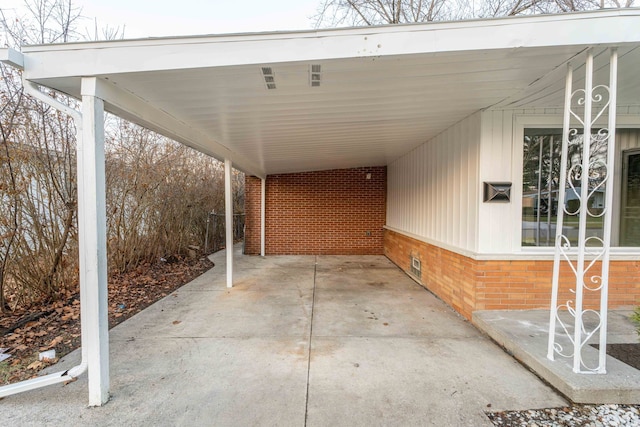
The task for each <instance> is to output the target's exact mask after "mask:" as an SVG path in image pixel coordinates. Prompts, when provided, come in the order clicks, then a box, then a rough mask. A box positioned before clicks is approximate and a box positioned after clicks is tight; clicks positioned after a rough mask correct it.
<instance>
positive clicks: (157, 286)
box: [0, 257, 213, 385]
mask: <svg viewBox="0 0 640 427" xmlns="http://www.w3.org/2000/svg"><path fill="white" fill-rule="evenodd" d="M211 267H213V263H212V262H211V261H209V260H208V259H207V258H206V257H203V258H200V259H194V258H178V257H171V258H170V260H169V261H168V262H158V263H156V264H152V265H149V264H146V265H142V266H140V267H138V268H136V269H135V270H133V271H130V272H127V273H122V274H115V275H112V276H111V277H110V278H109V328H112V327H114V326H115V325H117V324H119V323H121V322H123V321H124V320H126V319H128V318H130V317H131V316H133V315H134V314H136V313H138V312H140V311H141V310H143V309H145V308H146V307H148V306H149V305H151V304H153V303H154V302H156V301H158V300H160V299H162V298H163V297H165V296H167V295H168V294H170V293H171V292H173V291H174V290H176V289H178V288H180V287H181V286H183V285H185V284H186V283H188V282H190V281H191V280H193V279H194V278H196V277H198V276H199V275H201V274H202V273H204V272H205V271H207V270H208V269H210V268H211ZM79 346H80V300H79V295H78V294H75V295H71V296H70V297H69V298H67V299H65V301H58V302H55V303H52V304H48V305H44V306H39V307H32V308H31V309H30V310H29V311H28V312H14V313H11V314H10V315H5V316H3V317H2V318H0V349H6V350H4V353H5V354H10V355H11V357H10V358H8V359H6V360H5V361H2V362H0V385H4V384H10V383H14V382H17V381H22V380H25V379H29V378H33V377H34V376H36V375H37V373H38V372H39V371H40V370H42V369H43V368H45V367H46V366H49V365H51V364H54V363H56V362H57V361H58V359H59V358H60V357H62V356H64V355H66V354H68V353H69V352H71V351H72V350H75V349H76V348H78V347H79ZM53 349H55V353H56V357H55V358H54V359H51V360H49V359H45V360H43V361H40V360H38V359H39V353H40V352H43V351H47V350H53ZM0 353H2V351H0Z"/></svg>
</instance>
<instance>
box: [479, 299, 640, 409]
mask: <svg viewBox="0 0 640 427" xmlns="http://www.w3.org/2000/svg"><path fill="white" fill-rule="evenodd" d="M629 314H631V311H630V310H614V311H610V312H609V317H608V326H609V328H608V330H609V331H610V334H609V335H608V336H609V338H610V339H609V342H611V343H624V342H637V340H638V335H637V334H636V333H635V328H634V326H633V324H632V322H631V321H630V320H629V317H628V316H629ZM473 322H474V323H475V324H476V325H477V326H478V327H479V328H480V329H481V330H483V331H484V332H486V333H487V334H488V335H489V336H490V337H491V338H493V339H494V340H495V341H496V342H497V343H498V344H500V345H501V346H503V347H504V348H505V349H506V350H507V351H509V352H510V353H512V354H513V355H514V356H515V357H516V358H517V359H518V360H521V361H522V363H524V364H525V365H527V366H528V367H529V368H531V369H532V370H533V371H534V372H536V373H537V374H538V375H539V376H540V377H541V378H544V380H545V381H547V382H549V384H551V385H553V386H554V387H555V388H556V389H558V390H559V391H560V392H561V393H562V394H564V395H565V396H566V397H568V398H569V399H570V400H572V401H573V402H576V403H626V404H637V403H638V402H640V371H638V370H637V369H635V368H633V367H631V366H629V365H627V364H625V363H622V362H620V361H619V360H617V359H614V358H613V357H610V356H607V374H606V375H597V374H594V375H585V374H575V373H574V372H573V370H572V366H573V365H572V364H573V359H571V358H563V357H560V356H558V357H556V360H555V361H551V360H549V359H547V341H548V333H549V332H548V331H549V311H548V310H518V311H476V312H474V313H473ZM593 341H594V342H597V341H596V340H593ZM559 342H560V344H561V345H563V347H564V348H567V349H569V348H571V345H570V342H569V340H568V339H566V340H564V341H562V340H560V341H559ZM583 354H584V355H585V358H586V360H587V361H588V363H591V365H590V366H597V357H598V355H597V350H596V349H594V348H592V347H590V346H586V347H585V348H584V353H583Z"/></svg>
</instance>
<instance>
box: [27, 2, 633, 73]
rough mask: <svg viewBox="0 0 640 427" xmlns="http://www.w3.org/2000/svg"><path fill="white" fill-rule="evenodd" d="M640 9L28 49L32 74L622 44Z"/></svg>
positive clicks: (630, 38) (629, 36)
mask: <svg viewBox="0 0 640 427" xmlns="http://www.w3.org/2000/svg"><path fill="white" fill-rule="evenodd" d="M637 42H640V10H638V9H626V10H610V11H598V12H589V13H578V14H560V15H538V16H531V17H511V18H500V19H489V20H472V21H458V22H446V23H428V24H414V25H393V26H382V27H363V28H357V29H344V30H329V31H308V32H292V33H269V34H261V35H255V34H250V35H233V36H209V37H191V38H167V39H148V40H136V41H118V42H113V41H112V42H92V43H74V44H62V45H47V46H31V47H25V48H23V52H25V54H26V58H25V77H26V78H27V79H29V80H37V79H47V78H55V77H68V76H94V75H106V74H118V73H128V72H145V71H161V70H179V69H191V68H207V67H223V66H233V65H249V64H275V63H281V62H297V61H321V60H324V59H341V58H358V57H364V58H366V57H374V58H375V57H377V56H386V55H410V54H438V53H446V52H461V51H481V50H493V49H517V48H536V47H551V46H556V47H557V46H567V47H571V46H591V45H624V44H625V43H637Z"/></svg>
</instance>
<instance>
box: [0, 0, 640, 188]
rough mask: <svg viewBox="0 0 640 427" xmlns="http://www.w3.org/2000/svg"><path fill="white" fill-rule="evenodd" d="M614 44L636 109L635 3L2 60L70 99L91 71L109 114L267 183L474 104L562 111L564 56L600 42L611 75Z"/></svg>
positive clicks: (389, 156)
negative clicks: (268, 73)
mask: <svg viewBox="0 0 640 427" xmlns="http://www.w3.org/2000/svg"><path fill="white" fill-rule="evenodd" d="M609 46H618V47H619V55H620V63H619V70H620V71H619V81H618V87H619V98H618V104H619V105H625V104H638V102H639V100H640V77H639V76H640V75H639V74H638V70H640V49H639V47H640V10H638V9H625V10H609V11H598V12H587V13H576V14H564V15H543V16H531V17H515V18H501V19H490V20H473V21H460V22H447V23H428V24H409V25H393V26H381V27H364V28H351V29H336V30H321V31H304V32H283V33H264V34H238V35H220V36H197V37H177V38H158V39H141V40H122V41H108V42H90V43H71V44H59V45H42V46H29V47H24V48H23V55H22V56H20V55H18V54H16V53H15V52H12V51H6V50H5V51H4V54H3V55H1V56H0V57H2V56H4V59H5V60H9V62H13V63H14V64H20V62H23V64H21V65H23V67H24V74H23V76H24V78H25V79H26V80H29V81H32V82H36V83H38V84H41V85H44V86H48V87H50V88H52V89H55V90H58V91H61V92H64V93H67V94H70V95H72V96H75V97H80V92H81V87H80V86H81V84H80V82H81V77H91V76H97V77H98V78H99V79H98V81H99V83H100V84H99V87H98V88H97V90H98V91H97V95H98V96H99V97H101V98H103V99H104V101H105V109H106V110H108V111H111V112H113V113H115V114H117V115H120V116H122V117H124V118H126V119H129V120H132V121H134V122H137V123H139V124H141V125H143V126H146V127H148V128H150V129H152V130H155V131H157V132H159V133H161V134H164V135H166V136H168V137H171V138H173V139H175V140H177V141H179V142H182V143H185V144H187V145H190V146H192V147H194V148H196V149H198V150H200V151H203V152H205V153H208V154H210V155H213V156H214V157H217V158H220V159H224V158H227V159H230V160H231V161H232V162H233V164H234V165H235V166H236V167H238V168H240V169H242V170H244V171H245V172H247V173H250V174H254V175H258V176H261V177H264V176H265V175H266V174H274V173H286V172H295V171H307V170H322V169H332V168H348V167H357V166H373V165H385V164H388V163H390V162H391V161H393V160H394V159H396V158H398V157H399V156H401V155H403V154H405V153H407V152H408V151H409V150H411V149H412V148H414V147H416V146H418V145H420V144H422V143H423V142H425V141H427V140H428V139H429V138H431V137H433V136H435V135H437V134H438V133H440V132H442V131H443V130H445V129H446V128H448V127H449V126H451V125H452V124H454V123H456V122H458V121H459V120H461V119H463V118H464V117H466V116H468V115H470V114H472V113H474V112H476V111H478V110H480V109H484V108H488V107H492V106H504V107H517V108H525V107H527V108H529V107H551V106H561V105H562V100H563V90H564V73H565V67H564V65H565V64H566V63H567V61H570V60H573V61H575V63H574V67H575V65H576V64H578V65H579V64H581V63H582V61H583V59H582V55H580V54H581V53H582V52H583V51H584V50H585V49H587V48H588V47H594V48H595V53H596V69H598V68H599V67H604V68H606V67H607V65H606V64H608V55H607V54H604V52H605V50H606V48H607V47H609ZM11 58H13V59H11ZM600 64H604V65H600ZM314 65H319V66H320V71H321V79H320V86H319V87H312V86H311V84H310V81H311V77H310V70H311V67H312V66H314ZM263 67H269V68H271V70H272V72H273V74H272V75H273V79H274V83H275V85H276V89H268V88H267V85H266V83H265V78H264V77H265V76H264V73H263V70H262V68H263ZM578 68H579V67H578ZM603 72H606V70H603ZM576 75H578V76H579V73H576ZM596 81H597V80H596ZM605 81H606V80H605Z"/></svg>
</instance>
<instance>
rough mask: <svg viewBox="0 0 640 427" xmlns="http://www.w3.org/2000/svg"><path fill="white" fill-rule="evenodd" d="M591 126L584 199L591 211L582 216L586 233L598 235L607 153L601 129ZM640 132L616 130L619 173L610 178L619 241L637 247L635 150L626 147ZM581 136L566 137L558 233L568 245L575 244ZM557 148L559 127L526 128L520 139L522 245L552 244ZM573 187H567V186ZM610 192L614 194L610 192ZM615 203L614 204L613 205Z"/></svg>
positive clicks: (639, 163)
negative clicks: (621, 164)
mask: <svg viewBox="0 0 640 427" xmlns="http://www.w3.org/2000/svg"><path fill="white" fill-rule="evenodd" d="M599 131H600V129H593V138H594V142H593V143H592V146H591V150H590V151H591V152H590V159H591V162H592V164H593V165H594V167H593V168H592V169H591V174H590V178H589V191H590V192H591V196H590V197H589V200H588V202H587V203H588V209H589V212H590V215H589V216H588V218H587V237H591V236H597V237H600V238H602V237H603V235H604V231H603V219H604V207H605V200H606V193H605V188H604V181H603V179H604V177H605V168H604V164H605V163H606V156H607V138H606V133H604V132H603V131H600V132H599ZM639 135H640V130H638V129H621V130H618V131H617V137H616V145H617V146H618V152H619V153H621V154H618V155H617V156H616V161H622V160H624V165H625V166H624V168H623V176H622V177H621V178H618V179H617V180H615V179H614V186H617V187H618V188H620V193H619V194H620V205H619V206H620V212H619V213H618V212H616V210H614V212H613V214H614V215H617V214H619V215H620V217H619V224H620V234H619V235H620V238H619V241H620V245H621V246H640V150H638V149H635V150H625V148H628V147H630V146H634V144H637V143H638V142H640V137H639ZM583 140H584V136H583V135H582V134H579V133H578V134H576V135H573V136H572V137H571V138H570V140H569V146H568V156H567V171H569V174H568V176H569V178H568V180H567V188H566V189H564V198H565V205H564V211H565V213H564V222H563V234H564V235H565V236H567V238H568V239H569V241H570V242H571V244H573V245H575V244H577V242H578V221H579V215H578V209H579V194H580V192H581V188H580V185H581V184H580V174H579V172H580V171H579V168H578V167H577V165H580V164H581V162H582V143H583ZM561 152H562V129H561V128H547V129H542V128H540V129H537V128H526V129H525V130H524V141H523V171H522V178H523V179H522V240H521V241H522V246H554V240H555V234H556V224H557V215H558V209H559V208H558V199H559V191H560V190H559V183H560V158H561ZM571 185H572V186H571ZM614 194H616V192H615V191H614ZM617 206H618V205H617V204H616V201H614V206H613V207H614V208H617Z"/></svg>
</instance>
